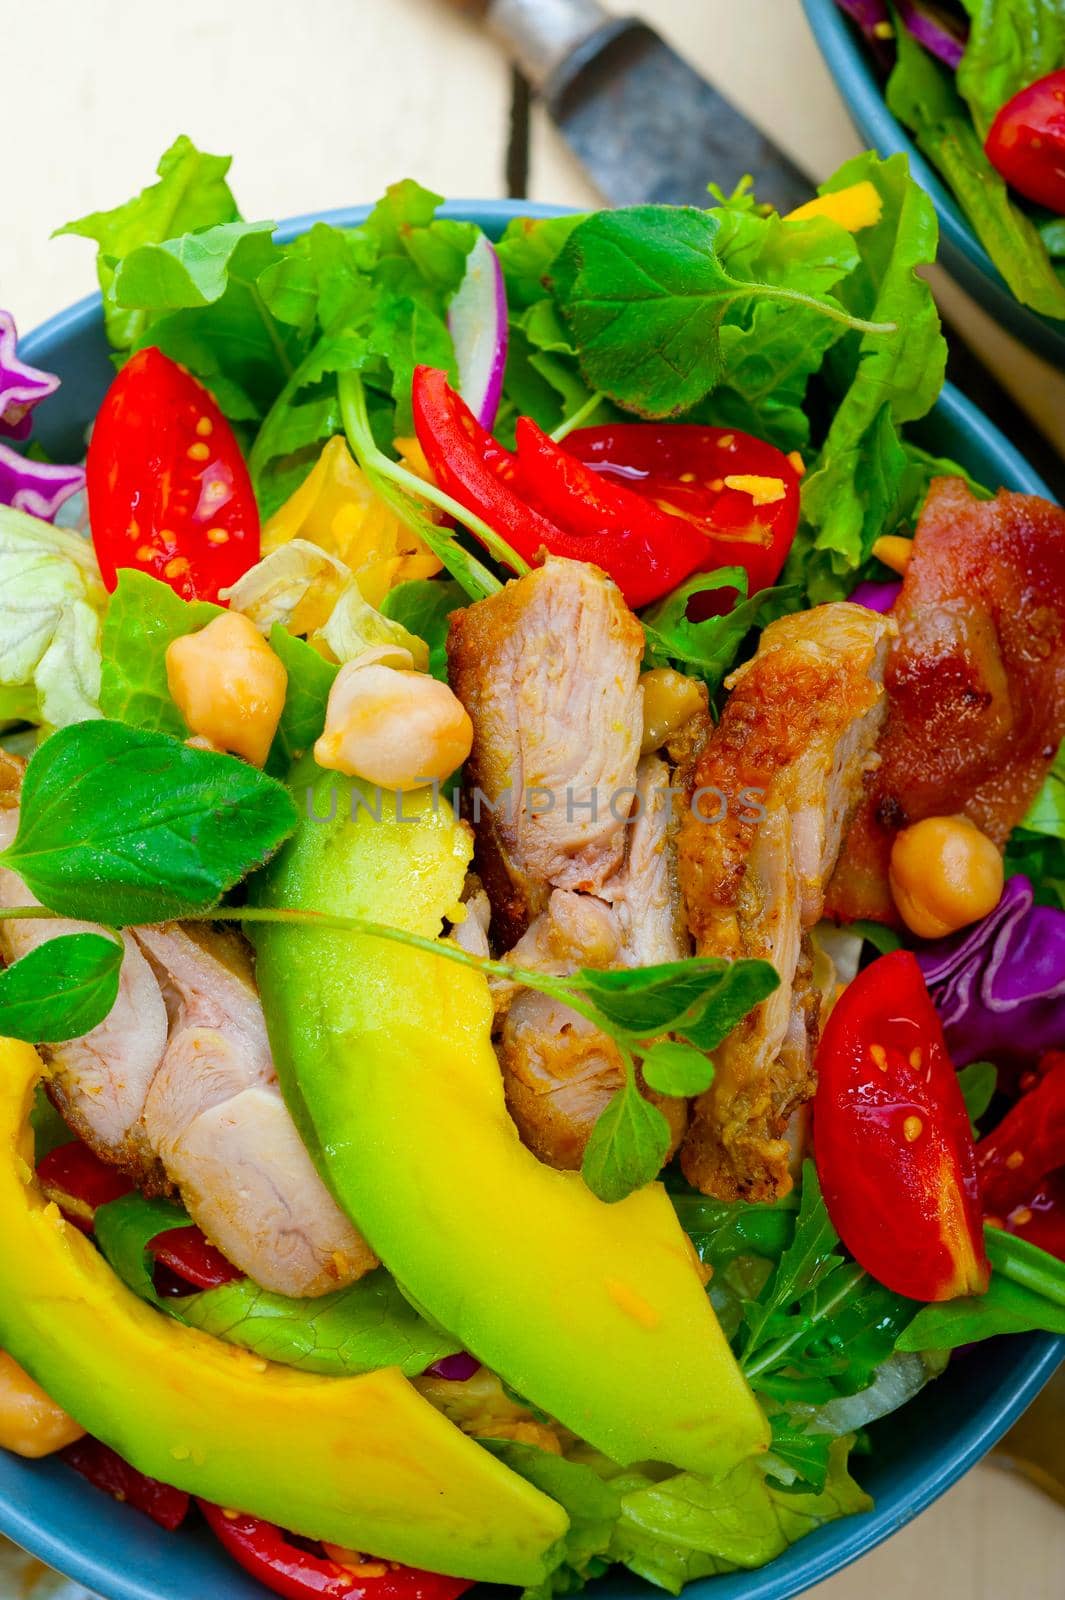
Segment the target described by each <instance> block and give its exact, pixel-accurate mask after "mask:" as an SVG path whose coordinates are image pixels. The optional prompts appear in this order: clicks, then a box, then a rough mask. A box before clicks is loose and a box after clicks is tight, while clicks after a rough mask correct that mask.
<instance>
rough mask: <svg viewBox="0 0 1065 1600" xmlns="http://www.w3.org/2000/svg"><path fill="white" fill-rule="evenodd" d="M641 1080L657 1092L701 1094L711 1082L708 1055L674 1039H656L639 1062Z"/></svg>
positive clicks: (711, 1064) (711, 1070) (686, 1095)
mask: <svg viewBox="0 0 1065 1600" xmlns="http://www.w3.org/2000/svg"><path fill="white" fill-rule="evenodd" d="M640 1066H641V1070H642V1072H643V1076H644V1081H645V1082H646V1083H647V1084H649V1085H650V1087H651V1088H652V1089H656V1090H657V1091H658V1093H659V1094H672V1095H681V1096H684V1097H685V1098H686V1097H688V1096H690V1095H696V1094H703V1093H704V1091H705V1090H707V1089H709V1087H710V1085H711V1083H712V1082H713V1081H714V1064H713V1062H712V1061H711V1060H710V1058H709V1056H707V1055H704V1054H703V1052H702V1051H701V1050H696V1049H695V1048H694V1046H692V1045H690V1044H682V1043H681V1042H680V1041H679V1040H676V1039H659V1040H658V1041H657V1042H656V1043H655V1044H653V1045H652V1046H651V1048H650V1050H648V1051H647V1052H646V1054H645V1055H644V1057H643V1060H642V1061H641V1063H640Z"/></svg>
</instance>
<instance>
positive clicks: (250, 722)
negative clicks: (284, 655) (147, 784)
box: [166, 611, 288, 767]
mask: <svg viewBox="0 0 1065 1600" xmlns="http://www.w3.org/2000/svg"><path fill="white" fill-rule="evenodd" d="M166 681H167V683H168V684H169V686H170V693H171V695H172V696H173V698H174V702H175V704H176V705H177V708H178V710H179V711H180V712H181V715H182V716H183V717H184V719H185V721H186V723H187V724H188V727H189V730H190V732H191V733H193V734H195V735H197V736H198V737H200V738H203V739H208V740H210V742H211V744H212V745H214V746H215V747H216V748H217V749H219V750H230V751H232V752H233V754H234V755H238V756H243V757H244V759H245V761H250V762H251V763H252V764H253V766H256V767H261V766H262V764H263V762H264V761H265V760H266V757H267V755H268V754H269V751H270V746H271V744H272V743H273V738H274V734H275V733H276V732H277V725H278V723H279V722H280V720H281V712H282V710H283V709H284V705H285V690H286V689H287V687H288V673H287V672H286V671H285V668H284V666H283V665H282V663H281V661H280V660H279V658H278V657H277V656H276V655H275V654H274V652H273V651H272V650H271V648H270V646H269V645H268V644H267V642H266V640H265V639H264V638H263V636H262V634H261V633H260V632H259V630H258V628H257V627H256V626H255V624H254V622H252V621H251V619H250V618H249V617H246V616H244V615H243V614H242V613H241V612H239V611H226V612H224V613H223V614H222V616H220V617H214V618H213V619H212V621H210V622H209V623H208V624H207V626H206V628H201V629H200V630H199V632H198V633H187V634H185V635H184V637H183V638H181V639H175V640H174V641H173V642H172V643H171V644H170V645H169V646H168V647H167V652H166Z"/></svg>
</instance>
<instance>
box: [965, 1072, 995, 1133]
mask: <svg viewBox="0 0 1065 1600" xmlns="http://www.w3.org/2000/svg"><path fill="white" fill-rule="evenodd" d="M958 1087H959V1088H960V1089H961V1093H962V1099H963V1100H964V1101H965V1109H966V1111H967V1112H968V1113H969V1122H970V1124H971V1126H972V1130H973V1138H974V1139H977V1138H979V1136H980V1135H979V1130H978V1128H977V1123H978V1122H979V1121H980V1118H981V1117H982V1116H983V1115H984V1113H985V1112H986V1110H987V1108H988V1106H989V1105H990V1104H991V1102H992V1100H993V1099H994V1098H995V1089H996V1088H997V1087H998V1068H997V1067H996V1066H995V1064H994V1062H993V1061H972V1062H970V1064H969V1065H968V1066H967V1067H962V1069H961V1070H960V1072H959V1073H958Z"/></svg>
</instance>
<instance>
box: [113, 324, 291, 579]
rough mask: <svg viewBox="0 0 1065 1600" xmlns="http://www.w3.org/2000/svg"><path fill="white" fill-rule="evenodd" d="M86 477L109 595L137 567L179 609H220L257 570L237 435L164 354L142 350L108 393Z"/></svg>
mask: <svg viewBox="0 0 1065 1600" xmlns="http://www.w3.org/2000/svg"><path fill="white" fill-rule="evenodd" d="M85 472H86V487H87V490H88V496H89V520H90V523H91V525H92V537H93V544H94V545H95V547H96V555H97V559H98V561H99V563H100V571H101V573H102V575H103V580H104V583H105V584H106V585H107V587H108V589H113V588H114V586H115V583H116V581H117V576H116V575H117V571H118V569H119V568H120V567H136V568H137V569H138V570H139V571H141V572H147V573H150V574H151V576H152V577H154V578H159V579H161V580H162V582H164V583H168V584H169V585H170V587H171V588H172V589H174V590H175V591H176V593H178V594H179V595H181V597H182V598H183V599H185V600H217V599H218V591H219V590H220V589H224V588H225V587H226V586H227V585H228V584H231V583H235V582H236V581H237V579H238V578H239V577H240V576H241V575H242V574H243V573H245V572H247V570H248V568H249V567H251V566H254V565H255V563H256V561H258V559H259V509H258V506H257V505H256V502H255V495H254V492H253V491H252V486H251V478H250V477H249V476H248V469H247V467H246V466H245V463H244V457H243V456H242V455H241V452H240V446H239V444H238V443H237V441H236V438H235V436H234V434H233V430H232V428H231V427H230V426H229V423H228V422H227V421H226V419H225V417H224V416H223V415H222V413H221V411H220V410H219V409H218V406H217V405H216V403H215V401H214V400H213V399H212V397H211V395H210V394H208V392H207V390H206V389H205V388H204V387H203V385H202V383H199V382H198V381H197V380H196V379H195V378H193V377H192V376H191V375H190V374H189V373H188V372H186V371H185V369H184V367H179V366H178V364H177V362H176V361H171V360H170V358H169V356H165V355H163V353H162V351H161V350H156V349H153V348H150V349H147V350H138V352H137V354H136V355H134V356H131V357H130V359H129V361H127V363H126V365H125V366H124V367H123V368H122V371H121V372H120V373H119V374H118V377H117V378H116V379H115V380H114V382H113V383H112V385H111V387H110V389H108V391H107V394H106V395H105V396H104V401H103V404H102V406H101V407H100V410H99V412H98V414H97V417H96V422H95V424H94V426H93V431H92V439H91V441H90V443H89V454H88V459H87V461H86V464H85Z"/></svg>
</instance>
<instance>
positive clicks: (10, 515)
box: [0, 506, 107, 727]
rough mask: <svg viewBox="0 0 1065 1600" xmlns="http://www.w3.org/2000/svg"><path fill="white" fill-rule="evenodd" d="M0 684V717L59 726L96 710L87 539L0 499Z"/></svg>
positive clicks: (93, 594) (100, 595)
mask: <svg viewBox="0 0 1065 1600" xmlns="http://www.w3.org/2000/svg"><path fill="white" fill-rule="evenodd" d="M0 593H2V595H3V606H2V608H0V689H5V690H10V691H12V693H11V695H10V696H9V698H8V700H7V704H6V705H4V706H3V707H2V712H3V716H4V717H5V719H9V718H13V717H15V716H26V715H28V716H29V718H30V720H32V721H39V722H42V723H45V724H47V725H49V726H51V727H66V726H67V724H68V723H72V722H83V721H86V720H87V719H89V718H92V717H98V716H99V715H100V710H99V697H100V613H101V611H102V610H103V608H104V605H105V603H106V599H107V596H106V594H105V591H104V587H103V584H102V583H101V581H100V574H99V569H98V568H97V565H96V558H95V556H94V555H93V552H92V546H91V545H90V544H89V543H88V541H87V540H85V539H83V538H81V536H80V535H79V534H76V533H71V532H69V531H68V530H66V529H64V528H56V527H53V526H52V524H51V523H50V522H42V521H40V520H39V519H38V518H37V517H30V516H27V515H26V514H25V512H22V511H16V510H15V509H14V508H13V507H11V506H0Z"/></svg>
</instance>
